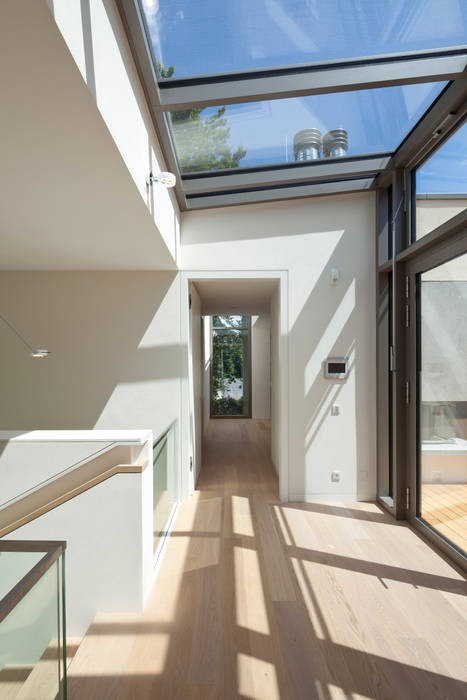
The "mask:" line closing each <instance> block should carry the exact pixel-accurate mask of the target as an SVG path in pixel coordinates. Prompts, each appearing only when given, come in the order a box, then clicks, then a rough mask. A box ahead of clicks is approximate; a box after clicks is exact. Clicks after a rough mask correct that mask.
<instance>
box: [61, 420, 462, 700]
mask: <svg viewBox="0 0 467 700" xmlns="http://www.w3.org/2000/svg"><path fill="white" fill-rule="evenodd" d="M267 428H268V426H267V424H266V423H265V422H264V421H248V420H224V421H222V420H215V421H211V422H210V424H209V431H208V440H207V441H206V444H205V452H204V459H203V465H204V466H203V470H202V472H201V476H200V480H199V483H198V490H197V491H196V492H195V494H194V495H193V496H192V497H191V498H190V500H189V501H188V502H187V503H184V504H183V505H182V506H181V508H180V510H179V513H178V516H177V521H176V523H175V528H174V532H173V534H172V536H171V537H170V540H169V543H168V547H167V552H166V555H165V558H164V560H163V562H162V565H161V569H160V571H159V575H158V578H157V580H156V583H155V585H154V588H153V591H152V594H151V597H150V600H149V603H148V605H147V608H146V610H145V612H144V613H143V614H142V615H123V614H121V615H105V616H102V615H101V616H99V617H98V619H96V621H95V623H94V624H93V625H92V626H91V628H90V630H89V633H88V634H87V636H86V637H85V639H84V641H83V643H82V645H81V646H80V648H79V649H78V652H77V654H76V657H75V659H74V661H73V662H72V664H71V665H70V669H69V700H83V699H84V698H86V700H153V698H161V700H169V699H172V698H176V699H177V700H198V699H199V700H233V699H237V698H240V699H241V700H278V699H282V700H314V699H315V698H316V699H319V700H331V699H335V698H352V699H353V700H357V699H359V698H360V699H363V698H365V699H366V700H368V699H369V698H374V699H375V700H376V699H378V700H380V699H381V700H409V699H410V700H416V699H417V698H426V699H427V700H428V699H429V700H436V699H441V698H443V699H444V700H446V698H449V700H460V699H461V698H462V700H464V698H466V697H467V668H466V664H465V649H466V647H467V624H466V622H467V584H466V582H465V579H464V577H463V576H462V575H461V574H460V573H459V571H457V570H456V568H455V567H453V566H452V565H451V564H450V563H448V562H447V561H446V560H444V559H443V558H442V557H441V556H440V555H439V554H438V553H437V552H436V551H435V550H434V549H433V548H431V547H430V546H429V545H428V544H427V543H426V542H425V541H424V540H423V539H421V537H420V536H419V535H418V534H417V533H416V532H415V531H414V530H413V529H412V528H411V527H410V526H409V525H408V524H407V523H401V522H396V521H395V520H394V519H393V518H392V517H391V516H390V515H389V514H388V513H386V512H385V511H384V510H382V509H381V508H379V507H378V506H377V505H375V504H372V503H324V502H323V503H309V504H304V503H280V502H279V501H278V483H277V478H276V475H275V472H274V469H273V467H272V465H271V463H270V459H269V444H268V429H267Z"/></svg>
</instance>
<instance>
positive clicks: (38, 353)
mask: <svg viewBox="0 0 467 700" xmlns="http://www.w3.org/2000/svg"><path fill="white" fill-rule="evenodd" d="M0 319H1V320H2V321H3V323H4V324H5V325H6V326H8V328H9V329H10V330H11V331H13V333H14V334H15V335H16V337H17V338H19V339H20V340H21V342H22V343H23V344H24V345H26V347H27V348H29V350H30V351H31V357H48V356H49V355H50V354H51V353H50V350H46V349H45V348H41V349H39V348H37V349H36V348H33V347H32V345H30V344H29V343H28V341H27V340H26V339H25V338H23V336H22V335H21V333H20V332H19V331H18V330H17V329H16V328H15V327H14V325H13V324H12V323H10V321H9V320H8V319H7V318H5V316H2V315H1V314H0Z"/></svg>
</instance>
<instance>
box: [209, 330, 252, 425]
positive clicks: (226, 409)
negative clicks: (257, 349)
mask: <svg viewBox="0 0 467 700" xmlns="http://www.w3.org/2000/svg"><path fill="white" fill-rule="evenodd" d="M249 344H250V317H249V316H213V317H212V365H211V415H212V416H213V417H216V416H217V417H221V416H243V417H248V416H249V415H250V407H249V396H250V372H249V362H250V359H249V358H250V347H249Z"/></svg>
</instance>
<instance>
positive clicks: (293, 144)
mask: <svg viewBox="0 0 467 700" xmlns="http://www.w3.org/2000/svg"><path fill="white" fill-rule="evenodd" d="M443 87H444V83H424V84H420V85H404V86H396V87H386V88H378V89H373V90H356V91H354V92H341V93H333V94H330V95H313V96H310V97H294V98H287V99H281V100H270V101H265V102H252V103H248V104H236V105H227V106H226V107H225V108H223V107H222V108H219V107H207V108H205V109H202V110H199V109H196V110H195V109H192V110H185V111H183V112H180V111H177V112H172V113H171V115H170V118H169V120H168V121H169V126H170V128H171V131H172V134H173V138H174V143H175V149H176V152H177V157H178V160H179V163H180V168H181V170H182V172H185V173H187V172H196V171H210V170H218V169H231V168H236V167H241V168H243V167H255V166H261V165H271V164H274V163H287V162H290V163H293V162H295V160H307V159H308V160H317V159H319V158H326V157H329V156H333V157H335V156H336V155H339V156H342V155H348V156H352V155H363V154H367V153H379V152H385V151H393V150H395V149H396V148H397V146H398V145H399V144H400V143H401V141H402V140H403V139H404V138H405V136H406V135H407V134H408V133H409V131H410V130H411V129H412V127H413V126H415V124H416V123H417V122H418V120H419V119H420V117H421V116H422V115H423V114H424V113H425V111H426V110H427V109H428V108H429V107H430V105H431V104H432V102H433V100H434V99H435V98H436V97H437V96H438V95H439V93H440V92H441V90H442V89H443ZM336 130H340V131H336ZM304 132H306V133H307V134H309V133H313V134H319V135H320V137H319V139H318V142H317V143H316V144H314V143H313V148H308V151H310V154H311V151H313V154H312V155H313V158H312V157H311V155H310V157H309V158H307V157H304V156H303V153H302V152H303V149H300V147H299V146H300V144H299V143H298V142H297V138H296V137H297V135H300V134H303V133H304ZM330 133H332V134H336V133H339V134H345V148H344V147H341V148H339V149H333V148H329V147H328V146H329V139H330V136H329V134H330ZM338 145H339V144H338ZM340 145H341V146H342V145H343V144H340ZM305 150H307V149H305ZM337 151H339V152H337Z"/></svg>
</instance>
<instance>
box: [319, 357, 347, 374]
mask: <svg viewBox="0 0 467 700" xmlns="http://www.w3.org/2000/svg"><path fill="white" fill-rule="evenodd" d="M348 375H349V358H348V357H327V358H326V359H325V361H324V376H325V377H326V379H347V377H348Z"/></svg>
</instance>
